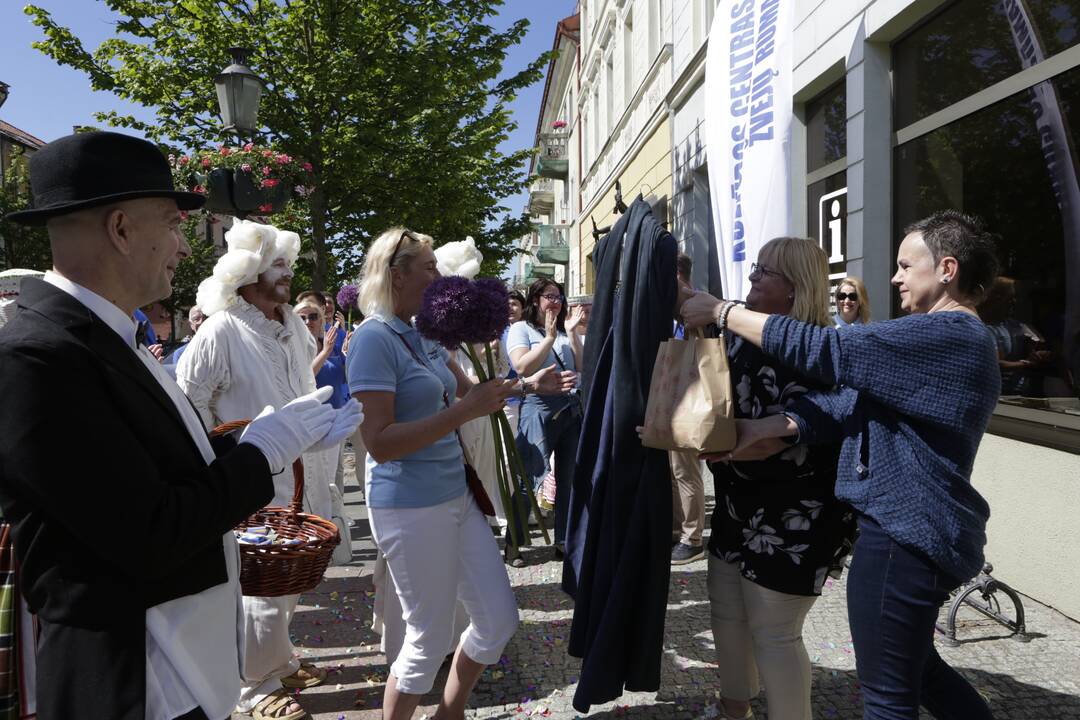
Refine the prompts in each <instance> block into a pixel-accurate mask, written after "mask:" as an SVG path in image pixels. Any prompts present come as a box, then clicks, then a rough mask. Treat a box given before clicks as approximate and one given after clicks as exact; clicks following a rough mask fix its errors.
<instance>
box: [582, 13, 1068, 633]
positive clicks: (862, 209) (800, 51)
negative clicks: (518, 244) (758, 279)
mask: <svg viewBox="0 0 1080 720" xmlns="http://www.w3.org/2000/svg"><path fill="white" fill-rule="evenodd" d="M792 6H793V9H792V12H793V13H794V18H793V22H794V46H793V67H794V69H793V82H792V97H791V98H790V102H791V103H792V107H793V110H794V115H795V120H794V125H793V130H792V137H791V145H790V156H791V166H790V168H789V177H790V182H791V193H792V207H793V227H792V231H793V233H794V234H796V235H802V236H806V237H812V238H815V239H817V240H818V241H819V242H821V243H822V246H823V247H824V249H825V250H826V252H827V253H828V254H829V257H830V262H831V268H830V269H831V273H832V274H833V276H834V278H840V277H843V276H844V275H846V274H851V275H855V276H859V277H861V278H862V279H863V280H864V281H865V283H866V286H867V288H868V292H869V295H870V303H871V306H872V308H873V312H874V318H875V319H878V320H880V319H886V318H890V317H895V316H896V315H898V314H899V308H898V307H897V301H896V297H895V292H894V290H893V288H892V287H891V285H890V283H889V280H890V277H891V276H892V274H893V271H894V265H895V253H896V249H897V246H898V244H899V242H900V240H901V239H902V237H903V229H904V227H905V226H906V225H908V224H909V223H911V222H913V221H915V220H917V219H919V218H921V217H924V216H926V215H929V214H930V213H932V212H934V211H937V210H941V209H945V208H956V209H959V210H962V211H964V212H968V213H971V214H975V215H978V216H980V217H982V218H983V219H984V220H985V221H986V223H987V225H988V226H989V228H990V229H991V230H993V231H994V232H995V233H997V235H998V247H999V259H1000V261H1001V267H1002V275H1003V276H1004V277H1005V280H1003V281H1001V282H999V283H996V284H995V286H994V287H993V288H990V289H988V290H989V298H988V301H987V302H986V303H984V306H983V308H982V312H983V315H984V321H985V322H986V324H987V326H988V329H989V330H990V331H991V332H992V333H993V334H994V336H995V338H996V339H997V341H998V344H999V348H1000V354H1001V357H1002V379H1003V395H1002V397H1001V400H1000V402H999V405H998V408H997V411H996V413H995V415H994V418H993V421H992V423H991V426H990V432H989V433H988V434H987V435H986V437H985V439H984V441H983V444H982V447H981V449H980V452H979V456H978V459H977V461H976V465H975V470H974V476H973V482H974V485H975V486H976V488H977V489H978V490H979V491H980V492H981V493H982V494H983V495H984V496H985V497H986V498H987V500H988V501H989V502H990V505H991V508H992V517H991V520H990V524H989V528H988V535H989V543H988V546H987V558H988V560H989V561H991V562H992V563H993V564H994V566H995V575H997V576H998V577H1000V578H1002V579H1003V580H1005V581H1006V582H1008V583H1010V584H1012V585H1013V586H1014V587H1016V588H1018V589H1019V590H1020V591H1021V592H1024V593H1026V594H1028V595H1030V596H1032V597H1035V598H1037V599H1039V600H1041V601H1043V602H1046V603H1048V604H1050V605H1053V606H1055V607H1057V608H1058V609H1060V610H1062V611H1063V612H1065V613H1066V614H1068V615H1070V616H1071V617H1074V618H1080V592H1078V591H1080V573H1076V572H1075V569H1074V568H1075V567H1076V566H1077V565H1080V528H1078V527H1077V524H1076V523H1075V521H1074V518H1075V517H1076V516H1077V515H1078V514H1080V399H1078V398H1080V179H1078V168H1080V162H1078V158H1077V152H1076V140H1075V138H1074V136H1073V134H1072V130H1071V129H1072V128H1073V127H1075V126H1077V125H1080V0H996V1H995V2H985V1H983V0H805V1H803V0H798V1H797V2H792ZM579 11H580V28H581V30H580V45H581V48H580V56H581V62H580V66H579V71H578V72H579V76H578V83H579V85H580V90H579V93H578V96H577V100H576V108H577V118H576V123H575V125H574V131H575V141H576V144H577V146H578V152H579V153H580V167H579V173H580V175H579V176H577V179H576V182H578V188H579V196H580V198H579V203H580V204H579V206H578V207H579V210H578V212H577V215H576V230H577V232H575V233H574V234H573V235H572V236H571V248H570V257H571V260H572V263H571V264H572V266H573V267H575V272H573V273H571V274H570V280H571V281H572V282H571V287H570V288H568V292H570V293H571V294H574V293H587V292H590V291H591V289H592V274H591V268H590V260H589V259H590V256H591V252H592V249H593V246H594V242H595V241H594V236H593V233H592V229H593V225H594V223H595V226H596V227H599V228H604V227H607V226H609V225H610V224H611V222H612V221H613V219H614V218H615V211H614V206H615V202H614V196H615V187H616V181H618V183H619V185H620V186H621V189H622V192H623V196H624V198H625V200H626V201H627V202H628V203H629V202H630V201H631V200H632V199H633V198H634V197H636V196H637V194H638V193H639V192H640V193H641V194H642V195H645V196H649V195H652V200H653V201H654V202H655V203H656V205H655V207H656V208H657V211H658V212H659V213H662V219H664V220H666V221H667V222H668V223H669V225H668V226H669V228H670V229H671V230H672V232H673V233H674V235H675V237H676V238H677V239H678V240H679V242H680V245H681V246H682V248H683V249H684V251H685V252H687V253H688V254H690V255H691V256H692V257H693V258H694V261H695V269H694V275H693V281H694V284H695V286H697V287H699V288H703V289H704V288H708V289H709V290H711V291H712V292H713V293H714V294H722V292H723V288H722V287H721V285H720V282H719V274H718V273H717V272H716V268H717V267H718V259H717V255H716V249H715V248H716V235H715V234H716V230H715V227H714V224H713V219H712V217H711V210H710V206H711V202H710V188H709V179H708V150H709V149H708V147H707V143H706V140H705V138H706V134H705V132H704V131H703V127H704V123H705V122H706V118H707V116H708V109H707V108H706V106H705V88H706V86H707V83H709V82H710V78H708V77H706V73H705V65H706V62H705V60H706V56H707V53H708V51H709V37H708V35H709V29H710V27H711V25H712V21H713V19H714V17H715V16H716V15H717V14H720V16H721V21H723V18H725V17H727V15H725V13H728V14H730V12H731V3H730V2H728V0H720V1H719V2H717V1H716V0H582V1H581V2H580V3H579ZM569 182H570V183H571V186H572V185H573V183H574V182H575V177H574V176H573V175H572V176H571V177H570V179H569ZM575 262H576V263H577V264H576V266H574V265H573V263H575ZM913 382H914V379H913Z"/></svg>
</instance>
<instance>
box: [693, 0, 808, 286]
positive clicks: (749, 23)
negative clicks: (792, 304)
mask: <svg viewBox="0 0 1080 720" xmlns="http://www.w3.org/2000/svg"><path fill="white" fill-rule="evenodd" d="M795 2H796V0H733V1H731V2H729V1H727V0H725V1H724V2H722V3H721V4H720V6H719V7H718V8H717V12H716V17H715V18H714V19H713V24H712V29H711V30H710V32H709V51H708V52H709V54H708V57H707V58H706V60H705V140H706V146H707V147H706V152H707V154H708V161H709V187H710V188H711V202H712V211H713V219H714V221H715V225H716V242H717V257H718V258H719V259H720V274H721V279H722V282H723V284H724V297H726V298H730V299H736V300H741V299H742V298H744V297H745V296H746V291H747V289H748V288H749V281H748V280H747V277H748V276H749V274H750V265H751V264H752V263H754V262H756V261H757V255H758V250H759V249H760V248H761V246H762V245H764V244H765V243H766V242H768V241H769V240H771V239H772V238H774V237H779V236H783V235H790V234H791V177H790V160H791V157H790V156H791V121H792V103H791V69H792V68H791V46H792V41H793V40H792V36H793V28H792V8H793V7H794V5H795Z"/></svg>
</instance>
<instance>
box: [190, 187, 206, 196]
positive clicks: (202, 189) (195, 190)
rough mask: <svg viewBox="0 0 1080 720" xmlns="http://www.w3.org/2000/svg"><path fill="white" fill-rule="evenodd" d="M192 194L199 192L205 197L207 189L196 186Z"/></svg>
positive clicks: (192, 189)
mask: <svg viewBox="0 0 1080 720" xmlns="http://www.w3.org/2000/svg"><path fill="white" fill-rule="evenodd" d="M191 192H197V193H199V194H200V195H205V194H206V188H204V187H203V186H202V185H196V186H195V187H193V188H191Z"/></svg>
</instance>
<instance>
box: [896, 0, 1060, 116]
mask: <svg viewBox="0 0 1080 720" xmlns="http://www.w3.org/2000/svg"><path fill="white" fill-rule="evenodd" d="M1021 13H1026V17H1027V18H1028V19H1029V21H1030V24H1031V27H1032V28H1033V30H1034V41H1033V42H1031V43H1028V42H1027V41H1026V40H1025V39H1024V38H1029V37H1031V36H1030V35H1029V34H1028V33H1026V32H1023V33H1019V34H1017V33H1014V31H1013V27H1014V26H1015V27H1023V26H1026V24H1027V23H1024V22H1023V17H1024V16H1025V15H1023V14H1021ZM1078 39H1080V0H1023V2H1022V3H1021V2H1020V0H997V1H995V2H988V1H987V0H960V1H959V2H956V3H953V4H951V5H949V6H948V7H947V8H946V9H945V10H944V11H942V12H941V13H939V14H937V15H935V16H934V17H933V18H932V19H931V20H929V21H928V22H926V23H925V24H923V25H922V26H920V27H919V28H917V29H915V30H914V31H912V32H911V33H910V34H909V35H907V36H905V37H904V38H902V39H901V40H900V41H898V42H897V43H896V44H895V45H894V46H893V83H894V95H893V96H894V98H895V108H894V109H893V117H894V127H895V128H897V129H899V128H903V127H906V126H908V125H910V124H911V123H913V122H915V121H917V120H919V119H921V118H924V117H926V116H927V115H931V114H933V113H935V112H937V111H938V110H941V109H943V108H946V107H948V106H949V105H952V104H953V103H955V102H957V101H959V100H963V99H964V98H965V97H967V96H969V95H972V94H974V93H976V92H978V91H980V90H983V89H985V88H987V87H989V86H991V85H993V84H994V83H996V82H999V81H1001V80H1004V79H1005V78H1007V77H1009V76H1010V75H1014V74H1016V73H1018V72H1020V71H1021V70H1023V69H1024V68H1025V67H1027V66H1028V65H1030V64H1034V63H1033V61H1032V59H1033V58H1034V59H1038V58H1039V57H1041V58H1042V59H1045V58H1048V57H1051V56H1052V55H1056V54H1057V53H1059V52H1061V51H1062V50H1066V49H1068V48H1070V47H1072V46H1073V45H1075V44H1076V43H1077V41H1078ZM1036 53H1037V55H1036ZM1023 57H1027V58H1028V62H1025V61H1024V60H1023Z"/></svg>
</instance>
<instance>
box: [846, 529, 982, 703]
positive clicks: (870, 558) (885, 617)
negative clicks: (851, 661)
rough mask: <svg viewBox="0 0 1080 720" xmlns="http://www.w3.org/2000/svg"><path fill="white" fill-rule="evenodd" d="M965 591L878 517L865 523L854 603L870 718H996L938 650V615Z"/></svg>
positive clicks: (852, 585)
mask: <svg viewBox="0 0 1080 720" xmlns="http://www.w3.org/2000/svg"><path fill="white" fill-rule="evenodd" d="M959 585H960V582H959V581H958V580H956V579H955V578H953V577H951V576H949V575H947V574H945V573H944V572H942V571H941V570H940V569H939V568H938V567H937V566H936V565H935V564H934V563H933V562H932V561H931V560H929V559H928V558H926V557H924V556H923V555H921V554H919V553H916V552H912V551H911V550H908V549H907V548H904V547H902V546H901V545H899V544H897V543H896V542H895V541H894V540H893V539H892V538H890V537H889V536H888V535H887V534H886V533H885V531H884V530H882V529H881V526H880V525H878V524H877V523H876V522H874V521H873V520H872V519H870V518H869V517H866V516H861V517H860V518H859V538H858V540H857V541H856V543H855V553H854V557H853V558H852V562H851V571H850V572H849V574H848V582H847V599H848V623H849V624H850V626H851V639H852V640H853V642H854V645H855V665H856V668H857V672H858V676H859V684H860V685H861V686H862V696H863V718H864V720H917V718H918V717H919V705H922V706H923V707H925V708H926V709H927V710H928V711H929V712H930V713H931V714H932V715H933V716H934V717H935V718H938V720H988V719H990V718H992V717H993V716H992V715H991V714H990V708H989V707H988V706H987V705H986V701H984V700H983V699H982V696H980V695H979V694H978V693H977V692H976V691H975V688H973V687H972V686H971V685H970V684H969V683H968V681H967V680H965V679H964V678H963V677H961V676H960V674H959V673H958V672H956V671H955V670H953V669H952V668H951V667H949V665H948V663H946V662H945V661H944V660H942V659H941V656H940V655H938V653H937V650H936V649H935V648H934V622H935V621H936V620H937V617H938V611H939V610H940V609H941V606H942V605H943V604H944V603H945V601H946V600H947V599H948V597H949V592H950V591H952V590H954V589H955V588H956V587H958V586H959Z"/></svg>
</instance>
